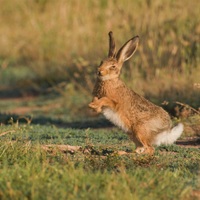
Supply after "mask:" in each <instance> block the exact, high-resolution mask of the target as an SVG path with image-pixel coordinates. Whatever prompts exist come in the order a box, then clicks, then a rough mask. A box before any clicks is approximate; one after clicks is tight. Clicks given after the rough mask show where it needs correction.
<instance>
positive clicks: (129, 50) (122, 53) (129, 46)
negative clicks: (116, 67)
mask: <svg viewBox="0 0 200 200" xmlns="http://www.w3.org/2000/svg"><path fill="white" fill-rule="evenodd" d="M138 43H139V36H135V37H133V38H131V39H130V40H129V41H128V42H126V43H125V44H124V45H123V46H122V47H121V49H120V50H119V51H118V52H117V55H116V58H117V61H118V62H119V63H123V62H125V61H126V60H128V59H129V58H130V57H131V56H132V55H133V54H134V53H135V51H136V49H137V47H138Z"/></svg>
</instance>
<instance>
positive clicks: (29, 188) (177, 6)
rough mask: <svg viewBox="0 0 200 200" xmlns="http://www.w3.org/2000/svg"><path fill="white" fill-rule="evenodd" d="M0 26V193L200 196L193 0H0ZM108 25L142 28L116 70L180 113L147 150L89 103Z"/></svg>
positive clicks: (199, 49)
mask: <svg viewBox="0 0 200 200" xmlns="http://www.w3.org/2000/svg"><path fill="white" fill-rule="evenodd" d="M0 29H1V31H0V35H1V37H0V44H1V45H0V199H122V198H123V199H184V200H185V199H186V200H187V199H199V197H200V192H199V190H200V182H199V180H200V179H199V178H200V177H199V174H200V165H199V163H200V156H199V146H200V145H199V136H200V101H199V100H200V79H199V77H200V56H199V55H200V37H199V35H200V12H199V1H198V0H192V1H187V0H177V1H173V0H168V1H164V0H154V1H152V0H145V1H140V0H135V1H132V0H123V1H120V0H111V1H106V0H99V1H95V0H87V1H84V3H83V2H82V1H80V0H68V1H65V0H51V1H47V0H29V1H26V0H15V1H8V0H1V1H0ZM110 30H112V31H113V33H114V36H115V40H116V44H117V47H120V46H121V45H122V44H123V43H124V42H125V41H127V39H129V38H131V37H133V36H135V35H139V36H140V45H139V48H138V50H137V53H136V54H135V55H134V58H132V59H131V60H130V61H128V62H126V64H125V66H124V69H123V72H122V75H121V78H122V79H123V80H124V81H125V82H126V83H127V85H128V86H129V87H131V88H132V89H134V90H135V91H136V92H138V93H139V94H141V95H143V96H145V97H146V98H148V99H150V100H151V101H153V102H154V103H156V104H158V105H161V106H163V107H164V108H165V109H166V110H167V111H168V112H170V114H171V115H172V118H173V122H174V123H176V122H177V121H182V122H183V123H184V126H185V129H184V134H183V135H182V136H181V140H180V141H179V142H177V144H174V145H171V146H160V147H157V148H156V153H155V155H154V156H146V155H143V156H137V155H136V154H135V153H134V148H135V146H134V144H133V143H132V142H131V141H130V140H129V139H128V138H127V136H126V135H125V134H124V133H122V132H121V131H120V130H118V129H117V128H114V127H113V126H112V125H111V124H110V123H109V122H107V121H106V120H105V119H104V118H102V117H101V116H97V115H96V114H95V113H93V112H92V111H91V110H89V109H88V107H87V105H88V103H89V102H90V100H91V98H92V95H91V91H92V89H93V86H94V80H95V70H96V67H97V66H98V64H99V63H100V61H101V59H103V58H104V57H105V56H106V55H107V51H108V36H107V33H108V32H109V31H110ZM190 140H191V141H193V143H191V142H190ZM45 145H56V146H50V147H48V148H46V146H45ZM58 145H72V146H74V147H79V146H80V149H79V150H78V151H75V152H73V151H69V150H66V149H65V150H63V149H60V148H58V147H59V146H58ZM119 151H123V152H126V154H124V155H119V154H118V152H119Z"/></svg>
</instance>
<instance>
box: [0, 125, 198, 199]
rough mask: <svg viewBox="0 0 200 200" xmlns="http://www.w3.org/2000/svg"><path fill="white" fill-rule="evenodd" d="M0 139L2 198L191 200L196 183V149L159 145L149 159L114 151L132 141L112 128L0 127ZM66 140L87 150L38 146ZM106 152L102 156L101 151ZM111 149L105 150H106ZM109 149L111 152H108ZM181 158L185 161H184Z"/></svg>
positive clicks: (0, 186)
mask: <svg viewBox="0 0 200 200" xmlns="http://www.w3.org/2000/svg"><path fill="white" fill-rule="evenodd" d="M8 130H14V131H15V132H13V133H8V134H6V135H4V136H2V137H1V138H0V139H1V140H0V143H1V145H0V146H1V148H0V171H1V177H0V196H1V199H25V198H28V199H83V198H84V199H108V198H109V199H121V198H122V197H123V198H124V199H130V198H131V199H141V198H142V199H192V198H194V199H195V198H197V196H194V191H196V190H198V189H200V188H199V187H200V185H199V174H198V173H199V161H200V160H199V150H198V149H192V148H183V147H178V146H175V145H173V146H169V147H165V146H161V147H159V148H157V151H156V154H155V155H154V156H152V157H149V156H137V155H135V154H128V155H125V156H119V155H117V154H115V153H113V152H115V151H116V150H119V149H124V148H126V149H127V148H128V149H129V151H130V152H131V151H133V148H134V145H133V144H132V143H131V142H130V141H129V140H128V138H127V137H126V136H125V135H124V134H123V133H121V132H120V133H116V131H117V130H116V129H112V130H110V131H109V133H107V132H108V131H106V130H96V131H94V130H75V129H57V128H55V127H52V126H40V125H20V126H18V127H17V128H16V127H15V126H14V125H12V126H3V127H1V131H8ZM48 143H49V144H53V143H55V144H70V145H81V146H82V147H86V146H88V145H92V146H93V148H94V149H96V152H99V155H96V154H92V152H90V153H87V154H83V153H81V152H76V153H75V154H70V153H67V152H60V151H59V150H56V149H54V151H45V150H43V149H42V148H41V146H42V144H48ZM102 150H104V151H105V150H107V154H104V156H101V155H103V154H102V152H103V151H102ZM109 152H110V153H109ZM111 152H112V153H111ZM183 160H184V162H183Z"/></svg>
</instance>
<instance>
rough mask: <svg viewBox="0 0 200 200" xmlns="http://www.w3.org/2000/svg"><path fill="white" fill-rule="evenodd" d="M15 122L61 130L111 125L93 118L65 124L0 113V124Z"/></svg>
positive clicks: (54, 120)
mask: <svg viewBox="0 0 200 200" xmlns="http://www.w3.org/2000/svg"><path fill="white" fill-rule="evenodd" d="M17 120H18V121H19V122H20V123H28V122H29V121H30V122H31V124H40V125H55V126H58V127H63V128H73V129H87V128H94V129H98V128H111V127H113V125H112V124H111V123H110V122H109V121H108V120H106V119H104V118H94V119H87V120H79V121H73V122H65V121H62V120H60V119H52V118H50V117H45V116H38V117H36V118H34V119H31V117H30V116H25V117H21V116H18V115H16V114H5V113H0V123H1V124H12V123H16V122H17Z"/></svg>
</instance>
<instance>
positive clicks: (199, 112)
mask: <svg viewBox="0 0 200 200" xmlns="http://www.w3.org/2000/svg"><path fill="white" fill-rule="evenodd" d="M175 103H176V104H178V105H180V106H183V107H188V108H190V109H191V110H192V111H194V112H195V113H197V114H199V115H200V111H198V110H196V109H194V108H193V107H191V106H189V105H188V104H184V103H181V102H178V101H176V102H175Z"/></svg>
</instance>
